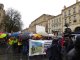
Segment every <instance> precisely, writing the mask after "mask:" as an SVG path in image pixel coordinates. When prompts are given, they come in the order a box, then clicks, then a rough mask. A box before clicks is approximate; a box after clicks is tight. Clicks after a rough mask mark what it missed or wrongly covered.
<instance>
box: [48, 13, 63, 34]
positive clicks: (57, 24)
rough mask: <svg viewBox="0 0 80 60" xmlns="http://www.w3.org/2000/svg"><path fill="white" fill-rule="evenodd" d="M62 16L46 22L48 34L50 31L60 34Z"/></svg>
mask: <svg viewBox="0 0 80 60" xmlns="http://www.w3.org/2000/svg"><path fill="white" fill-rule="evenodd" d="M62 29H63V27H62V14H59V15H57V16H55V17H54V18H53V19H51V20H48V33H52V31H58V32H59V33H62V32H63V31H62Z"/></svg>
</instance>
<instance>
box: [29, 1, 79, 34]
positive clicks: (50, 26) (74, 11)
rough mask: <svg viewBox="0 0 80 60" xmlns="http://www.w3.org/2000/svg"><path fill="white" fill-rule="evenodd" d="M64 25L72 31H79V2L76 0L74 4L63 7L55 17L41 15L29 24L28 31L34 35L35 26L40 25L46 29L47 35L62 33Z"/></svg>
mask: <svg viewBox="0 0 80 60" xmlns="http://www.w3.org/2000/svg"><path fill="white" fill-rule="evenodd" d="M66 24H67V26H68V27H69V28H71V30H72V31H77V30H80V1H78V0H76V3H75V4H73V5H71V6H69V7H66V6H65V7H64V9H62V11H61V14H59V15H57V16H51V15H46V14H43V15H41V16H40V17H39V18H37V19H36V20H34V21H33V22H32V23H31V24H30V26H29V28H28V31H29V32H33V33H36V25H40V26H44V27H45V28H46V32H47V33H52V31H58V32H60V33H63V32H64V30H65V28H66Z"/></svg>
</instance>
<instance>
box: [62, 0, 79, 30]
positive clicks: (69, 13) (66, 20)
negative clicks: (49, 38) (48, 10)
mask: <svg viewBox="0 0 80 60" xmlns="http://www.w3.org/2000/svg"><path fill="white" fill-rule="evenodd" d="M62 20H63V30H64V29H65V27H64V25H65V24H68V26H69V28H71V30H72V31H75V29H76V28H77V27H80V2H79V1H78V0H77V1H76V3H75V4H73V5H71V6H69V7H67V8H66V7H65V8H64V9H63V10H62Z"/></svg>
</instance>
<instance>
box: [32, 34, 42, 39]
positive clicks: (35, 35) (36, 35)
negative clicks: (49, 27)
mask: <svg viewBox="0 0 80 60" xmlns="http://www.w3.org/2000/svg"><path fill="white" fill-rule="evenodd" d="M33 36H34V37H35V38H36V37H38V38H41V37H42V36H41V35H40V34H33Z"/></svg>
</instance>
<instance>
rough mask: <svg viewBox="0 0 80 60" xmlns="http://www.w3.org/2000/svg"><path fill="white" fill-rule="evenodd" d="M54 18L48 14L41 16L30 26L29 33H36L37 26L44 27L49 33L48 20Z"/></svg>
mask: <svg viewBox="0 0 80 60" xmlns="http://www.w3.org/2000/svg"><path fill="white" fill-rule="evenodd" d="M52 18H53V16H51V15H48V14H43V15H41V16H40V17H38V18H37V19H36V20H34V21H33V22H32V23H31V24H30V25H29V29H28V30H29V32H32V33H36V25H39V26H44V27H45V30H46V32H48V20H50V19H52Z"/></svg>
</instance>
